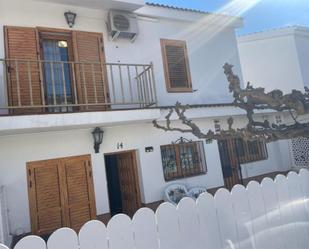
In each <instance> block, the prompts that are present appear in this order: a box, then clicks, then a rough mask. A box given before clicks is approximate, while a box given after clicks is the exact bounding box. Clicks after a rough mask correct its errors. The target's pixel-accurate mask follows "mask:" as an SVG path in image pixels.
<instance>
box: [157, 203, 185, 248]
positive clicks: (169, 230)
mask: <svg viewBox="0 0 309 249" xmlns="http://www.w3.org/2000/svg"><path fill="white" fill-rule="evenodd" d="M156 218H157V224H158V233H159V238H160V249H178V248H179V247H180V239H179V232H180V231H179V224H178V215H177V212H176V207H175V206H174V205H173V204H171V203H167V202H166V203H163V204H161V205H160V206H159V207H158V209H157V212H156Z"/></svg>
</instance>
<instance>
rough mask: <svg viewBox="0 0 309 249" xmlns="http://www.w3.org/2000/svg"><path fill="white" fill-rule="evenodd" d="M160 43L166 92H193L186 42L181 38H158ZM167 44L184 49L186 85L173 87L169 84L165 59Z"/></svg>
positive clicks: (166, 60)
mask: <svg viewBox="0 0 309 249" xmlns="http://www.w3.org/2000/svg"><path fill="white" fill-rule="evenodd" d="M160 44H161V52H162V59H163V68H164V77H165V85H166V90H167V92H169V93H181V92H182V93H186V92H188V93H190V92H193V89H192V78H191V72H190V64H189V56H188V48H187V43H186V42H185V41H182V40H171V39H160ZM168 45H170V46H177V47H181V48H182V49H183V50H184V56H185V58H184V59H185V64H186V71H187V86H186V87H173V86H172V85H171V81H170V74H169V69H168V59H167V54H166V46H168Z"/></svg>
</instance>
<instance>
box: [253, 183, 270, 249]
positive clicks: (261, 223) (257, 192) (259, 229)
mask: <svg viewBox="0 0 309 249" xmlns="http://www.w3.org/2000/svg"><path fill="white" fill-rule="evenodd" d="M247 196H248V199H249V205H250V210H251V216H252V226H253V231H254V234H255V236H254V237H255V243H256V248H274V247H273V246H272V241H271V240H269V237H270V236H269V233H268V231H269V230H268V227H267V219H266V213H265V205H264V201H263V195H262V191H261V188H260V185H259V183H258V182H256V181H252V182H250V183H249V184H248V185H247Z"/></svg>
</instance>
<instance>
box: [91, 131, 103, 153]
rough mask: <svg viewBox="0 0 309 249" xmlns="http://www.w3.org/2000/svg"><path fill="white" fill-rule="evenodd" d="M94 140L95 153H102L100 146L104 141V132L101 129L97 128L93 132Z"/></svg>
mask: <svg viewBox="0 0 309 249" xmlns="http://www.w3.org/2000/svg"><path fill="white" fill-rule="evenodd" d="M91 133H92V136H93V140H94V146H93V148H94V151H95V153H99V151H100V145H101V144H102V141H103V134H104V131H103V130H102V129H101V128H100V127H96V128H95V129H94V130H93V131H92V132H91Z"/></svg>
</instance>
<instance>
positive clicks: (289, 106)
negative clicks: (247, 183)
mask: <svg viewBox="0 0 309 249" xmlns="http://www.w3.org/2000/svg"><path fill="white" fill-rule="evenodd" d="M223 68H224V74H225V75H226V78H227V80H228V82H229V90H230V92H231V93H233V98H234V101H233V105H234V106H235V107H238V108H241V109H243V110H245V111H246V115H247V119H248V124H247V126H246V127H244V128H239V129H233V127H232V126H233V118H232V117H231V118H229V119H228V121H227V123H228V127H229V128H228V129H227V130H221V131H220V132H216V133H215V132H214V131H212V130H208V131H207V132H203V131H202V130H201V129H200V127H199V126H198V125H196V124H195V123H194V122H193V121H192V120H190V119H188V118H187V116H186V115H185V113H186V111H187V110H188V109H189V108H190V106H188V105H182V104H181V103H179V102H177V103H176V105H175V106H174V107H171V108H170V109H169V112H168V114H167V115H166V117H165V124H164V125H160V124H159V123H158V121H157V120H154V121H153V124H154V126H155V127H156V128H158V129H161V130H164V131H178V132H182V133H191V134H193V135H195V136H196V137H197V138H199V139H206V140H214V139H215V140H217V139H222V138H227V137H241V138H243V139H245V140H251V139H264V140H266V141H267V142H272V141H277V140H281V139H291V138H295V137H300V136H303V137H309V123H300V122H299V121H298V120H297V118H298V116H302V115H305V114H309V89H308V88H305V93H302V92H301V91H297V90H293V91H292V93H290V94H286V95H284V94H283V92H282V91H280V90H274V91H271V92H269V93H265V89H264V88H254V87H253V86H252V85H251V84H250V83H249V82H248V83H247V86H246V88H245V89H242V88H241V86H240V79H239V77H238V76H237V75H235V74H234V73H233V70H232V69H233V66H232V65H230V64H225V65H224V67H223ZM255 110H272V111H276V112H288V113H289V114H290V116H291V119H292V120H293V123H292V124H289V125H287V124H282V125H277V124H274V123H272V124H271V123H270V122H269V121H267V120H265V121H264V122H261V121H256V120H254V111H255ZM174 113H175V114H176V115H177V117H178V119H179V120H180V121H181V123H182V124H183V125H184V126H185V127H187V128H180V127H172V123H173V122H172V120H171V118H172V115H173V114H174Z"/></svg>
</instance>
